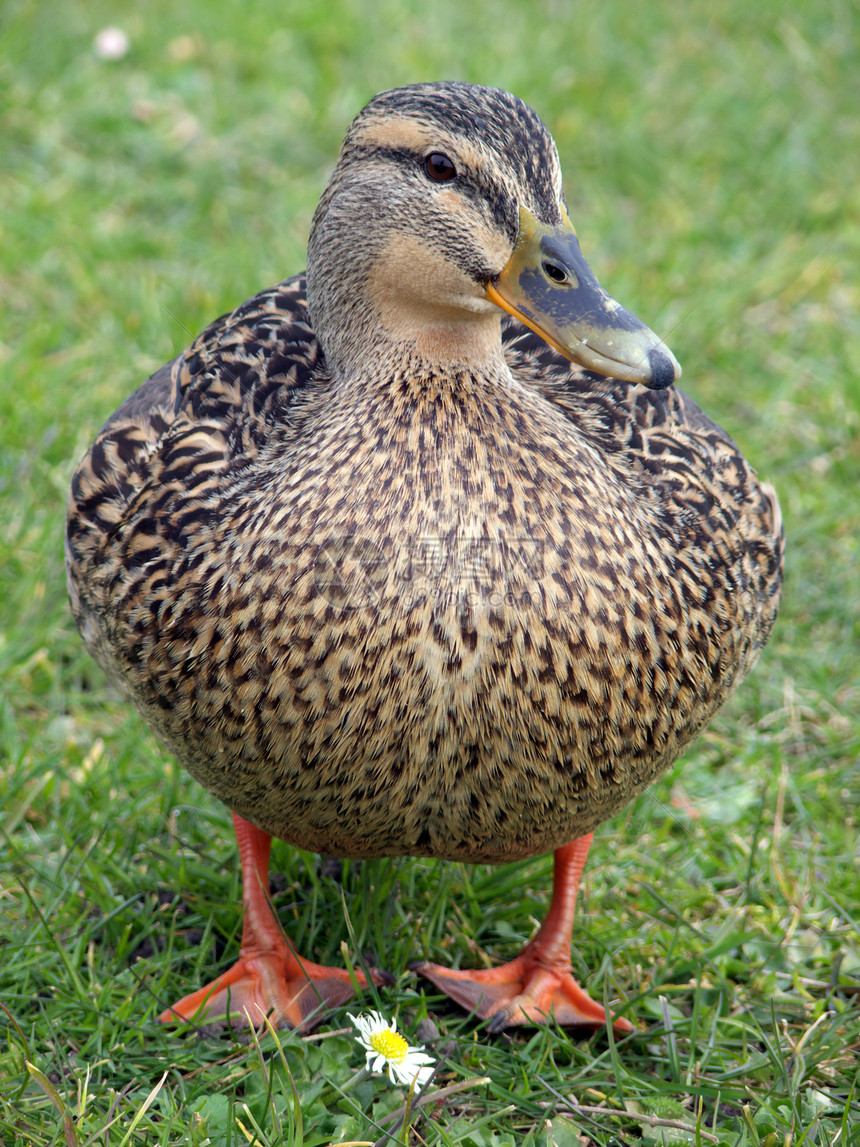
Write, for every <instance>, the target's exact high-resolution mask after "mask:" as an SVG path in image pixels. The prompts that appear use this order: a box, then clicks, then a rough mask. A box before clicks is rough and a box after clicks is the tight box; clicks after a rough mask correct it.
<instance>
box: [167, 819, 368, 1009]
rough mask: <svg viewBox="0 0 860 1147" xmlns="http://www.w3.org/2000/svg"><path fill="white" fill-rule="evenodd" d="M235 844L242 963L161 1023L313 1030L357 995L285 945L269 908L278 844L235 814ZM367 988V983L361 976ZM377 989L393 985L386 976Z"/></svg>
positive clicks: (337, 974)
mask: <svg viewBox="0 0 860 1147" xmlns="http://www.w3.org/2000/svg"><path fill="white" fill-rule="evenodd" d="M233 825H234V827H235V829H236V841H237V843H238V845H239V855H240V857H241V860H242V900H243V902H244V906H245V918H244V922H243V926H242V947H241V948H240V951H239V959H238V960H237V961H236V963H235V964H234V965H233V967H232V968H230V969H229V971H227V972H225V973H224V975H222V976H219V977H218V978H217V979H216V980H213V981H212V983H211V984H207V985H206V987H204V988H200V989H199V990H198V991H196V992H192V993H191V994H190V995H188V996H185V997H183V999H181V1000H179V1001H178V1002H177V1003H175V1004H174V1005H173V1006H172V1007H170V1008H167V1009H166V1010H165V1011H163V1012H162V1013H161V1015H160V1016H159V1017H158V1018H159V1020H161V1022H162V1023H168V1022H170V1021H171V1020H174V1021H175V1020H190V1019H192V1018H193V1017H195V1016H197V1015H198V1013H199V1015H200V1019H202V1020H203V1021H204V1022H208V1021H210V1020H213V1019H215V1020H217V1019H221V1018H222V1017H223V1018H224V1019H228V1018H229V1017H231V1016H232V1017H237V1022H239V1023H244V1022H246V1021H245V1019H244V1017H245V1016H247V1017H248V1019H249V1020H250V1021H251V1023H253V1024H254V1025H255V1026H257V1027H259V1026H260V1025H261V1024H262V1022H263V1018H264V1017H265V1016H266V1015H268V1016H269V1017H270V1019H271V1022H272V1024H273V1025H274V1026H275V1027H292V1028H299V1027H304V1029H305V1030H308V1029H310V1028H312V1027H313V1026H314V1025H315V1024H316V1023H318V1022H319V1021H320V1020H321V1019H322V1018H323V1016H324V1015H325V1013H326V1011H327V1010H328V1009H329V1008H331V1007H336V1006H338V1005H339V1004H343V1003H345V1002H346V1001H347V1000H348V999H350V998H351V997H352V995H353V988H352V982H351V980H350V978H349V973H348V972H347V971H346V970H345V969H343V968H327V967H324V966H323V965H321V964H312V963H311V962H310V961H309V960H304V959H302V957H301V956H299V955H298V954H297V952H296V951H295V949H294V948H293V946H292V945H291V944H290V942H289V941H288V940H287V939H286V937H285V936H284V934H283V932H282V931H281V928H280V926H279V924H278V921H277V920H276V919H275V916H274V914H273V912H272V909H271V906H270V904H269V900H268V896H267V890H268V887H269V853H270V851H271V845H272V838H271V837H270V836H269V834H268V833H267V832H263V831H262V829H259V828H256V827H255V826H254V825H253V824H250V823H249V822H248V821H246V820H243V819H242V817H240V816H239V815H238V814H236V813H234V814H233ZM356 979H357V981H358V983H359V984H360V985H361V986H362V987H366V986H367V980H366V979H365V977H364V975H363V974H362V973H360V972H357V973H356ZM374 982H375V983H386V982H388V977H386V976H385V974H383V973H375V974H374Z"/></svg>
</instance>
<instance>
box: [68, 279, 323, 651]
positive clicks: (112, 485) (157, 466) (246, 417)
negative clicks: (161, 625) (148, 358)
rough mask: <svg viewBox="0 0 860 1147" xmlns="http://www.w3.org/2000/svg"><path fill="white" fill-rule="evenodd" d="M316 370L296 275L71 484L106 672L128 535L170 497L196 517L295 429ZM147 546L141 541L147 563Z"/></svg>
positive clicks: (119, 417) (98, 444)
mask: <svg viewBox="0 0 860 1147" xmlns="http://www.w3.org/2000/svg"><path fill="white" fill-rule="evenodd" d="M321 362H322V351H321V349H320V345H319V342H318V341H317V339H316V336H315V335H314V332H313V330H312V329H311V326H310V322H309V318H308V313H307V305H306V291H305V278H304V275H298V276H295V277H293V278H291V279H287V280H285V281H284V282H283V283H279V284H278V285H277V286H275V287H272V288H270V289H269V290H266V291H263V292H261V293H260V294H258V295H255V296H254V297H253V298H252V299H249V300H248V301H247V302H245V303H243V304H242V305H241V306H240V307H237V309H236V310H234V311H231V312H230V313H229V314H226V315H222V316H221V318H219V319H216V320H215V322H213V323H211V324H210V325H209V326H208V327H207V328H206V330H204V331H203V333H202V334H200V335H199V336H198V337H197V338H196V339H195V340H194V342H193V343H192V344H191V346H189V348H188V349H187V350H186V351H184V352H183V353H182V354H180V355H179V356H177V358H175V359H173V361H172V362H169V363H167V364H166V365H165V366H163V367H161V368H160V369H159V370H157V371H156V372H155V374H153V375H152V376H151V377H150V378H148V379H147V380H146V382H144V383H143V384H142V385H141V386H139V387H138V389H137V390H136V391H134V393H133V394H132V395H130V397H129V398H127V399H126V400H125V402H123V404H122V405H121V406H120V407H119V408H118V409H117V410H116V411H115V412H114V413H113V414H112V415H111V416H110V418H109V419H108V420H107V422H106V423H105V424H104V426H102V428H101V430H100V431H99V434H98V437H97V438H96V440H95V442H94V443H93V445H92V447H91V448H90V450H89V451H88V453H87V454H86V456H85V457H84V459H83V460H82V462H81V464H80V466H79V467H78V470H77V472H76V473H75V476H74V479H73V481H72V488H71V494H70V498H69V506H68V517H67V528H66V565H67V572H68V580H69V591H70V595H71V599H72V608H73V612H74V614H75V618H76V620H77V622H78V625H79V627H80V629H81V632H82V633H83V635H84V638H85V640H86V641H87V644H88V645H89V646H90V648H91V649H92V650H93V652H94V653H95V654H96V656H97V658H98V659H99V660H101V661H102V662H104V658H102V657H100V656H99V653H100V647H101V646H102V638H101V634H100V633H99V630H100V623H99V621H98V618H99V616H100V614H101V613H102V612H103V607H104V605H105V594H106V592H107V590H108V587H109V586H110V585H111V584H113V581H114V579H115V578H116V577H117V576H119V571H118V570H117V569H114V568H112V563H116V562H117V561H119V560H123V561H126V562H127V561H129V560H135V558H136V554H135V553H129V552H128V548H129V546H131V545H132V543H131V541H129V540H128V537H130V536H131V534H132V531H131V530H130V528H129V527H130V523H132V521H137V522H140V521H141V520H142V519H145V518H149V519H150V520H153V521H154V520H155V519H156V518H158V516H159V500H160V499H164V500H165V502H162V503H161V504H162V505H164V504H165V503H166V499H167V498H168V497H169V498H170V499H171V500H172V503H171V504H172V506H173V507H174V510H175V507H176V506H177V505H178V504H180V503H184V505H185V507H186V508H187V512H188V514H193V512H194V508H195V506H196V505H198V504H199V499H200V498H201V496H202V494H203V491H204V490H205V489H206V488H207V485H209V486H211V483H212V480H213V477H214V476H215V475H222V476H223V474H224V472H225V470H226V471H229V472H236V471H238V470H240V469H242V468H243V467H245V466H247V465H248V464H249V463H250V462H251V461H252V460H253V457H254V456H255V454H256V453H257V451H258V450H259V448H260V446H261V444H262V443H263V442H264V441H265V439H266V436H267V433H268V431H269V429H270V428H271V427H272V426H274V425H279V426H283V425H284V424H285V422H286V423H288V422H289V419H290V408H291V406H292V405H293V404H294V403H295V402H296V401H297V398H298V396H299V395H301V394H302V393H303V391H304V390H305V388H306V387H307V385H308V382H309V380H310V379H311V378H312V377H313V376H314V374H315V372H317V369H318V367H319V366H320V364H321ZM177 495H178V497H177ZM174 517H175V514H174ZM125 535H128V537H125ZM145 536H146V531H145V529H144V530H139V529H138V530H136V531H134V539H135V540H134V546H135V547H137V556H140V557H141V559H142V555H143V551H144V550H145V547H146V545H147V542H146V540H145ZM120 537H124V544H118V543H119V539H120Z"/></svg>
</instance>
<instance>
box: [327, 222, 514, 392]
mask: <svg viewBox="0 0 860 1147" xmlns="http://www.w3.org/2000/svg"><path fill="white" fill-rule="evenodd" d="M322 206H323V204H321V207H320V209H319V210H318V213H317V215H318V219H317V222H316V223H315V226H314V228H313V230H312V232H311V238H310V243H309V246H308V270H307V289H308V309H309V311H310V318H311V323H312V325H313V328H314V331H315V332H316V335H317V337H318V338H319V340H320V343H321V345H322V348H323V351H324V352H325V356H326V362H327V364H328V366H329V369H330V370H331V371H332V373H333V374H334V375H335V377H337V378H339V379H343V380H346V379H350V378H368V377H374V376H379V375H381V374H389V375H390V374H391V373H392V372H395V371H396V368H397V367H398V366H400V365H402V363H403V362H404V360H406V359H410V360H412V361H418V362H422V363H424V364H426V365H427V367H428V369H429V371H430V373H432V374H434V375H438V376H442V375H444V373H445V372H446V371H457V372H460V371H467V372H472V373H474V374H484V375H492V374H494V373H497V372H498V371H499V370H504V369H505V367H504V356H503V353H502V345H501V326H500V324H501V311H500V310H499V309H498V307H496V306H494V305H493V304H492V303H491V302H490V301H489V300H488V299H486V298H484V295H483V291H482V289H481V287H480V285H479V284H478V283H477V282H476V281H475V280H474V279H473V278H470V277H469V276H468V275H465V274H464V273H463V271H462V270H461V269H458V267H457V266H456V265H455V264H454V263H453V262H452V261H451V260H449V259H448V258H447V257H445V256H444V255H443V254H440V252H439V251H436V250H434V249H433V247H432V246H430V245H428V244H427V243H425V242H424V241H423V240H421V239H420V238H418V237H416V236H412V235H403V234H400V233H398V234H395V235H388V236H385V235H377V234H373V233H372V232H368V231H365V232H363V233H359V234H356V233H355V230H354V228H350V226H349V221H348V220H345V219H342V218H340V217H339V216H338V215H337V212H336V211H335V210H334V209H332V210H326V211H323V210H322Z"/></svg>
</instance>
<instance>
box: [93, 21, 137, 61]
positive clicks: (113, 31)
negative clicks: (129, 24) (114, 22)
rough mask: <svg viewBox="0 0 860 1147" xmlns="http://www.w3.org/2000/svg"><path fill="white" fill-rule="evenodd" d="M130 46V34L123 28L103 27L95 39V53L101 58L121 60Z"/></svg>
mask: <svg viewBox="0 0 860 1147" xmlns="http://www.w3.org/2000/svg"><path fill="white" fill-rule="evenodd" d="M128 47H129V44H128V36H126V34H125V32H123V30H122V28H102V30H101V31H100V32H99V34H98V35H97V36H96V38H95V40H94V41H93V48H94V50H95V53H96V55H97V56H98V57H99V59H101V60H121V59H122V58H123V56H124V55H126V53H127V52H128Z"/></svg>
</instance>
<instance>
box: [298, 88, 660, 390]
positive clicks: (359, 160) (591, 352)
mask: <svg viewBox="0 0 860 1147" xmlns="http://www.w3.org/2000/svg"><path fill="white" fill-rule="evenodd" d="M308 306H309V309H310V313H311V319H312V321H313V323H314V327H315V329H316V332H317V334H318V336H319V338H320V341H321V343H322V346H323V349H324V350H325V353H326V357H327V359H328V360H329V363H330V364H331V366H332V368H333V369H334V370H335V371H339V372H343V373H345V374H349V373H352V372H355V371H361V372H365V371H367V370H368V369H371V370H372V369H374V366H375V365H377V364H379V362H380V359H381V358H385V357H387V355H386V352H387V350H391V351H393V353H394V354H396V355H400V356H403V354H404V353H406V352H408V353H410V354H414V355H417V356H418V357H420V358H421V359H424V360H426V361H428V362H430V363H431V364H432V363H437V364H440V365H448V366H450V365H460V366H479V367H480V366H486V365H487V364H488V363H489V364H491V363H493V362H498V360H499V359H500V358H501V340H500V323H499V319H500V310H499V308H501V309H503V310H506V311H509V312H510V313H511V314H512V315H515V316H516V317H517V318H518V319H520V320H521V321H522V322H524V323H525V324H526V325H527V326H529V327H531V328H532V330H534V331H536V332H537V333H538V334H539V335H540V336H541V337H542V338H544V339H545V340H546V341H547V342H548V343H550V344H551V345H552V346H554V347H555V348H556V349H557V350H559V351H561V353H562V354H564V355H566V356H567V357H568V358H570V359H572V360H573V361H574V362H576V363H579V364H581V365H582V366H584V367H586V368H588V369H589V370H594V371H598V372H599V373H601V374H606V375H610V376H612V377H614V378H619V379H624V380H628V381H630V382H637V383H643V384H645V385H646V386H650V387H654V388H662V387H666V386H669V385H670V384H671V383H673V382H674V381H675V380H676V379H677V378H679V377H680V373H681V369H680V367H679V365H678V363H677V362H676V360H675V358H674V356H673V355H672V353H671V351H670V350H669V349H668V347H666V346H665V344H664V343H663V342H662V341H661V340H660V339H659V338H658V337H657V335H655V334H654V333H653V331H651V330H649V329H648V327H646V326H645V325H644V324H643V323H642V322H640V321H639V319H637V318H636V317H635V316H634V315H632V314H630V312H629V311H626V310H625V309H624V308H623V307H622V306H620V305H619V304H618V303H617V302H615V300H614V299H613V298H611V296H609V295H608V294H607V293H606V291H604V290H603V288H602V287H601V286H600V284H599V283H598V281H597V279H596V278H595V277H594V275H593V273H592V271H591V269H590V267H589V266H588V264H587V263H586V261H585V259H584V258H583V256H582V252H581V251H580V249H579V241H578V240H577V237H576V231H575V230H574V228H573V224H572V223H571V222H570V219H569V218H568V216H567V210H566V205H565V200H564V193H563V191H562V179H561V168H560V166H559V160H558V153H557V152H556V148H555V144H554V143H553V140H552V137H551V136H550V134H549V132H548V131H547V129H546V128H545V127H544V125H543V123H541V121H540V119H539V118H538V116H537V115H536V114H535V113H534V112H533V111H532V110H531V108H529V107H527V106H526V105H525V104H524V103H523V102H522V100H519V99H517V98H516V96H512V95H510V94H509V93H508V92H504V91H501V90H498V89H494V88H484V87H479V86H477V85H474V84H462V83H437V84H415V85H412V86H410V87H405V88H395V89H393V90H392V91H388V92H382V93H381V94H380V95H378V96H376V97H375V99H373V100H371V102H370V103H369V104H368V105H367V107H366V108H364V110H363V111H362V112H360V113H359V115H358V116H357V117H356V118H355V120H354V121H353V123H352V124H351V126H350V128H349V131H348V133H347V136H346V140H345V141H344V145H343V149H342V151H341V154H340V158H339V160H338V163H337V166H336V168H335V170H334V173H333V175H332V177H331V180H330V181H329V184H328V186H327V187H326V190H325V192H324V193H323V197H322V199H321V200H320V204H319V207H318V208H317V211H316V214H315V216H314V220H313V225H312V228H311V237H310V244H309V249H308Z"/></svg>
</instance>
